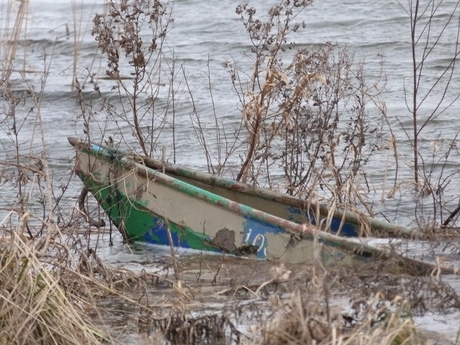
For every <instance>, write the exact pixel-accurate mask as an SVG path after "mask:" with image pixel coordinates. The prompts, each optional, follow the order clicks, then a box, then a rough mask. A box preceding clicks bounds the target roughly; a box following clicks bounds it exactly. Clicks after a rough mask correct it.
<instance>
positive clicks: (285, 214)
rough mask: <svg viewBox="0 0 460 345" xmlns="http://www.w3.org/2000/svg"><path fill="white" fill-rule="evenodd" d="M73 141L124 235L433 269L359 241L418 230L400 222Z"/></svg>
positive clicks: (295, 258)
mask: <svg viewBox="0 0 460 345" xmlns="http://www.w3.org/2000/svg"><path fill="white" fill-rule="evenodd" d="M69 142H70V144H72V145H73V146H74V147H75V149H76V153H77V158H76V163H75V172H76V174H77V175H78V176H79V177H80V179H81V180H82V181H83V183H84V185H85V187H86V188H87V189H88V190H89V191H90V192H91V193H92V195H93V196H94V197H95V198H96V200H97V201H98V203H99V204H100V205H101V206H102V208H103V209H104V210H105V212H106V213H107V215H108V217H109V218H110V220H111V221H112V223H113V224H114V225H115V226H117V228H118V229H119V230H120V231H121V232H122V234H124V236H125V238H126V239H127V240H130V241H141V242H147V243H152V244H161V245H172V246H179V247H184V248H192V249H198V250H205V251H214V252H223V253H229V254H234V255H243V256H256V257H257V258H260V259H269V260H278V261H282V262H291V263H299V262H311V261H313V260H316V259H320V260H322V261H323V262H326V261H327V263H328V264H340V265H341V264H346V265H354V264H355V263H358V262H363V261H366V260H368V259H369V258H376V257H378V258H380V259H385V260H383V261H387V262H389V261H391V262H392V263H391V264H392V265H394V266H395V267H403V268H404V270H406V269H407V268H408V267H410V269H411V270H414V272H415V271H421V272H424V273H427V272H428V271H429V270H432V269H433V268H435V267H434V266H433V265H431V264H428V263H425V262H422V261H419V260H415V259H410V258H406V257H404V256H401V255H398V254H396V253H394V252H389V251H387V250H383V249H380V248H377V247H372V246H369V245H367V244H365V243H362V242H361V241H359V238H360V237H361V236H365V235H366V234H367V235H369V234H371V235H372V236H386V237H410V236H414V235H416V234H415V233H413V232H411V231H409V230H408V229H405V228H403V227H397V226H394V225H392V224H389V223H386V222H382V221H379V220H377V219H373V218H369V217H363V216H360V215H356V214H353V213H351V212H344V211H340V210H335V211H331V210H329V209H328V208H327V207H326V206H324V205H319V204H316V203H313V202H309V201H306V200H301V199H299V198H296V197H292V196H288V195H284V194H281V193H277V192H273V191H270V190H266V189H261V188H254V187H251V186H248V185H246V184H243V183H239V182H236V181H233V180H229V179H225V178H222V177H218V176H215V175H211V174H207V173H202V172H198V171H194V170H191V169H188V168H185V167H181V166H177V165H168V164H164V163H163V162H161V161H159V160H154V159H151V158H148V157H143V156H139V155H136V154H128V153H124V152H122V151H119V150H116V149H113V148H109V147H104V146H100V145H96V144H92V143H87V142H84V141H80V140H79V139H77V138H69ZM348 237H353V239H351V238H348ZM357 239H358V240H357ZM447 271H450V269H449V268H447Z"/></svg>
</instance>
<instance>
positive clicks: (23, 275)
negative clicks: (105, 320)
mask: <svg viewBox="0 0 460 345" xmlns="http://www.w3.org/2000/svg"><path fill="white" fill-rule="evenodd" d="M0 243H1V247H2V249H1V254H0V263H1V266H0V343H1V344H25V345H27V344H99V343H102V342H104V341H105V340H107V338H106V335H105V334H104V332H102V331H101V330H100V329H98V328H97V327H96V326H94V325H93V324H92V323H91V321H90V320H88V318H87V317H86V316H85V312H84V310H83V309H82V307H83V305H84V303H82V300H80V298H79V297H78V296H77V295H73V294H68V293H67V292H66V291H65V290H64V289H63V288H62V286H61V285H60V284H61V277H60V276H59V274H58V273H56V272H53V271H52V270H50V267H49V266H48V265H46V264H45V263H44V262H42V261H41V260H39V258H38V257H37V253H38V252H37V250H36V249H35V246H34V243H32V242H30V241H27V240H25V239H24V238H23V237H21V236H19V235H17V234H16V233H14V232H11V236H10V237H9V238H2V240H1V242H0Z"/></svg>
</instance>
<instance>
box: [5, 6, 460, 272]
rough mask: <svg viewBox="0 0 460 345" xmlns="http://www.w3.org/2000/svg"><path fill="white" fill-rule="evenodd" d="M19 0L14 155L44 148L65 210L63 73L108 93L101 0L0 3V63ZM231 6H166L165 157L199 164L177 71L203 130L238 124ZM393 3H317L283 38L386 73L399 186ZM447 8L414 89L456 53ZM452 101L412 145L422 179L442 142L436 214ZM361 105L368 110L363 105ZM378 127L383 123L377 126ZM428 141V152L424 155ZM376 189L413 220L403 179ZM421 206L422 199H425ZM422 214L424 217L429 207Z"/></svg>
mask: <svg viewBox="0 0 460 345" xmlns="http://www.w3.org/2000/svg"><path fill="white" fill-rule="evenodd" d="M422 2H423V1H422ZM249 3H250V4H251V5H252V6H254V7H256V8H257V13H260V14H263V13H266V12H267V10H268V8H270V7H271V6H272V5H274V4H276V3H277V2H276V1H272V0H270V1H265V0H254V1H249ZM21 4H25V5H27V11H26V13H27V15H26V16H25V20H24V22H23V23H22V25H21V26H20V27H21V31H20V32H19V36H18V38H19V39H18V40H17V42H18V45H17V47H16V50H15V58H14V63H13V69H14V71H15V72H13V74H12V76H11V78H10V83H11V89H12V90H14V91H16V92H18V93H19V94H23V95H28V97H29V98H28V100H27V101H24V102H20V103H18V105H17V108H16V109H17V116H18V121H19V124H18V128H19V131H18V140H19V142H20V143H21V153H22V155H23V157H27V156H28V155H30V154H38V155H39V154H41V153H42V152H43V151H44V150H45V151H46V153H47V154H48V157H49V160H48V161H49V164H50V169H51V172H52V176H53V183H54V184H55V188H56V189H59V185H61V184H67V183H68V187H67V191H66V195H65V198H64V199H63V202H64V203H66V204H65V205H68V208H72V207H73V206H74V205H75V200H76V196H77V195H78V192H79V190H80V188H81V183H80V181H79V180H78V179H77V178H76V177H73V178H71V177H70V173H71V160H72V157H73V156H74V152H73V150H72V147H71V146H70V145H68V142H67V137H68V136H77V137H85V134H84V129H83V119H82V116H81V114H82V109H81V107H80V104H79V103H78V102H77V95H76V91H75V89H74V87H73V85H74V84H73V83H74V80H75V78H77V79H78V80H79V82H80V83H81V85H84V86H85V89H84V93H85V97H87V101H88V100H91V99H92V98H91V97H93V96H92V90H91V89H92V87H93V85H92V84H90V83H88V79H87V76H88V71H90V73H93V75H94V79H95V80H96V81H97V82H98V85H99V87H100V91H101V92H102V95H103V96H104V97H107V98H108V99H111V98H115V96H116V95H115V92H114V91H113V89H112V86H113V85H112V84H110V82H108V81H107V78H106V76H105V70H106V68H107V67H106V61H105V60H104V57H102V56H101V54H100V51H98V47H97V43H96V42H95V40H94V36H92V35H91V30H92V26H93V18H94V15H95V13H103V11H104V8H103V1H102V0H97V1H95V0H83V1H79V0H76V1H71V0H54V1H50V0H34V1H31V2H27V1H24V2H15V1H7V0H0V40H1V41H0V49H1V54H2V55H1V56H2V59H3V61H5V56H6V52H7V49H6V48H7V47H8V46H11V44H12V41H11V39H10V38H11V37H12V33H13V28H14V27H15V20H16V14H17V12H18V11H19V10H20V5H21ZM238 4H239V2H238V1H233V0H228V1H199V0H179V1H176V2H175V3H174V6H173V11H172V18H174V22H173V24H171V26H170V31H168V33H167V49H168V51H169V52H174V57H175V59H176V66H178V67H180V68H177V76H176V78H175V86H174V87H175V88H176V90H177V91H176V92H177V94H176V99H177V102H176V107H175V112H176V123H175V135H176V138H175V139H176V142H177V152H176V158H175V159H176V161H177V163H180V164H183V165H188V166H192V167H195V168H198V169H205V168H206V159H205V156H204V155H203V153H202V151H201V150H200V149H199V144H198V140H197V139H196V132H195V131H194V129H193V127H192V125H191V116H190V115H191V106H192V103H191V99H190V96H189V91H188V89H187V87H186V84H185V78H184V75H185V76H186V80H187V82H188V83H189V88H190V93H191V94H192V95H193V101H194V106H195V107H196V109H197V112H198V113H199V114H200V116H201V120H202V121H203V124H204V125H205V126H206V127H207V128H208V129H209V130H210V133H212V130H213V129H214V128H215V127H214V118H213V116H212V114H217V119H218V123H219V124H220V126H221V127H222V128H225V129H226V130H227V131H226V132H227V133H232V128H233V127H236V126H238V124H239V123H240V121H241V110H240V107H239V102H238V96H237V95H236V94H235V93H234V92H233V91H232V88H231V81H230V77H229V75H228V73H227V71H226V70H225V68H224V67H223V66H222V64H223V63H224V62H226V61H233V62H235V61H236V62H238V63H239V64H241V65H242V66H250V64H249V61H250V58H249V55H250V54H249V53H250V49H251V45H250V41H249V39H248V37H247V34H246V33H245V30H244V27H243V24H242V23H241V22H240V20H239V19H238V16H237V15H236V13H235V8H236V6H237V5H238ZM455 6H456V1H455V0H445V1H443V2H442V5H441V6H440V9H439V11H438V13H437V14H436V15H435V16H434V18H433V23H434V28H433V32H432V34H433V35H434V34H435V33H436V32H439V30H440V28H442V27H443V24H444V23H447V21H448V18H449V13H451V12H452V11H453V10H454V9H455V8H456V7H455ZM404 7H407V2H406V1H403V2H402V4H400V3H398V1H396V0H388V1H380V2H379V1H370V0H344V1H336V0H321V1H316V2H314V3H313V5H312V6H310V7H308V8H307V9H306V10H304V11H303V12H302V13H301V14H300V15H299V17H298V18H297V19H298V20H303V21H305V23H306V24H307V25H306V28H305V30H303V31H302V32H301V33H296V34H295V35H294V36H293V40H295V42H296V43H297V44H298V45H299V47H304V48H305V47H310V46H313V45H315V44H317V45H324V44H325V43H326V42H332V43H335V44H338V45H339V46H340V47H345V46H346V47H348V50H349V52H350V53H351V54H353V55H354V56H355V60H356V61H358V60H359V61H363V62H364V66H365V71H366V72H365V74H366V76H367V77H368V78H369V80H371V81H372V80H376V78H377V77H378V76H380V75H381V71H382V70H383V73H384V75H385V78H386V86H385V90H384V92H383V99H384V101H385V104H386V108H387V115H388V122H389V123H390V124H391V126H392V130H393V132H394V134H395V137H396V141H397V143H398V155H399V157H400V162H399V163H400V166H399V169H400V170H399V177H400V178H401V180H400V183H401V184H400V186H405V185H408V184H410V182H411V178H412V172H411V167H410V165H411V163H412V158H411V147H410V141H409V139H408V137H407V136H406V132H408V133H410V131H411V122H412V118H411V113H410V111H409V110H408V109H407V105H406V97H409V96H410V95H408V94H407V91H408V90H410V88H411V78H412V77H411V73H412V71H411V69H412V61H411V49H410V21H409V17H408V14H407V13H406V10H405V8H404ZM455 11H456V13H455V17H454V19H453V24H451V25H449V26H448V28H447V29H446V32H445V34H444V36H443V37H442V39H441V40H440V41H439V44H438V45H437V46H436V49H434V50H433V51H432V53H431V55H430V56H429V59H428V60H427V63H426V66H425V68H424V70H423V79H422V80H423V82H424V83H426V84H423V85H422V86H421V88H422V89H426V88H429V87H430V86H431V85H433V83H434V82H435V80H436V78H437V76H439V75H440V73H442V71H443V70H444V68H446V67H447V66H448V64H449V63H450V61H451V57H452V56H453V54H455V51H456V49H457V47H456V43H455V42H456V41H457V36H456V35H457V27H456V25H457V24H458V22H459V14H460V10H459V8H456V10H455ZM8 43H9V44H10V45H8ZM457 44H458V42H457ZM382 62H383V65H382ZM181 68H183V70H182V69H181ZM249 68H250V67H249ZM45 70H46V73H45V74H44V73H43V71H45ZM249 71H250V69H249ZM44 75H46V79H45V78H44ZM208 76H210V77H209V78H208ZM209 80H210V82H209ZM210 84H211V87H210ZM170 86H171V85H169V84H168V83H167V79H164V85H162V86H161V87H160V91H159V94H158V95H157V97H158V100H159V101H158V102H159V103H158V104H159V105H160V106H161V105H162V104H164V103H162V102H164V101H163V100H162V97H163V94H165V93H167V92H168V88H169V87H170ZM30 89H33V90H34V91H35V92H36V93H37V95H39V99H38V101H39V102H40V104H39V107H38V106H37V104H33V103H32V102H31V101H30V93H27V90H30ZM210 89H211V90H212V97H211V93H210ZM442 90H443V89H442V88H441V89H436V90H435V91H434V97H431V98H428V99H427V101H426V102H425V103H424V104H423V105H422V106H421V107H420V111H421V114H422V116H425V117H426V116H427V114H429V113H430V111H431V110H433V109H434V108H435V107H436V104H437V103H436V101H437V99H440V97H442ZM459 95H460V73H459V72H458V71H457V72H455V73H454V74H453V75H452V80H451V83H450V88H449V89H448V91H447V93H446V94H445V101H444V102H445V103H443V105H446V104H449V103H451V102H452V101H454V100H455V99H456V98H457V97H458V96H459ZM93 105H94V107H95V108H94V109H93V110H94V112H96V113H97V111H98V110H99V109H98V108H97V107H98V106H100V103H97V102H96V100H95V99H94V104H93ZM37 108H39V112H38V111H37ZM7 109H8V106H7V105H6V103H5V102H4V100H2V108H0V160H1V161H5V160H6V161H8V160H11V159H12V158H13V157H15V152H14V142H13V140H12V127H11V119H10V118H6V116H5V114H7ZM441 109H442V108H441ZM458 109H459V107H458V103H456V104H454V106H452V107H451V108H449V109H447V110H445V111H442V114H441V115H440V116H439V117H438V118H436V119H435V120H434V121H432V122H430V123H429V124H428V125H427V127H426V128H425V129H424V130H423V133H422V134H423V135H422V141H421V142H422V143H423V144H424V145H425V148H427V151H425V152H427V153H428V154H427V155H426V156H424V157H423V159H424V160H425V162H426V163H427V171H426V173H427V176H428V175H430V174H434V175H435V174H439V171H438V170H436V169H433V171H431V170H430V169H431V168H432V167H433V166H434V164H432V163H433V162H437V161H441V160H442V157H443V154H444V153H445V152H447V149H448V148H451V149H452V152H451V156H450V157H449V159H448V162H447V164H446V165H445V170H444V174H443V175H442V179H446V180H444V182H446V181H447V180H448V181H449V184H448V185H447V188H446V189H445V190H444V192H445V195H444V197H443V206H445V207H446V209H445V210H444V218H445V217H447V215H448V214H449V211H452V210H453V209H455V207H456V206H457V203H458V201H457V200H458V197H459V195H458V190H460V189H459V187H460V183H459V180H460V177H459V176H458V175H457V174H458V171H459V168H460V165H459V164H458V162H459V160H458V158H459V154H458V152H457V148H456V146H455V142H452V141H453V140H454V137H455V135H456V134H457V132H458V130H459V127H458V125H457V122H456V119H457V117H458ZM370 111H371V112H372V111H373V110H372V107H370ZM195 121H196V120H195ZM95 123H96V124H97V125H95V127H97V126H99V129H98V130H99V133H105V134H107V135H111V136H114V137H115V138H116V137H117V135H118V136H119V133H117V131H118V128H117V124H115V123H113V122H107V121H106V120H104V121H101V122H95ZM120 126H121V128H122V129H123V130H124V131H125V132H124V136H125V137H126V138H130V137H131V131H130V129H128V128H127V127H123V124H121V125H120ZM168 126H169V127H168ZM168 126H166V127H167V129H166V130H165V134H164V137H162V138H160V144H161V145H163V144H164V145H169V146H168V148H167V153H168V157H171V152H172V151H171V150H172V148H171V147H170V144H171V140H172V139H171V135H172V134H171V130H170V128H171V126H170V124H168ZM403 126H404V128H405V129H403ZM168 128H169V129H168ZM386 131H387V132H388V129H386ZM42 138H43V141H42ZM127 140H128V141H129V140H130V139H127ZM208 143H209V144H210V145H213V144H216V139H215V137H213V136H212V135H211V136H210V137H209V141H208ZM438 149H439V151H436V154H435V155H432V153H433V152H435V150H438ZM155 154H156V155H159V154H160V150H157V152H156V153H155ZM239 162H240V159H239V157H238V156H236V157H234V158H233V161H232V163H233V164H234V165H238V164H239ZM369 164H370V165H369V166H368V167H367V172H368V173H369V174H370V175H372V176H374V177H375V178H376V179H377V180H379V181H380V182H379V183H380V185H382V183H383V182H382V181H383V178H384V175H385V174H384V173H382V170H383V166H382V160H381V159H377V160H374V161H372V160H371V161H370V163H369ZM384 169H385V170H387V171H390V172H394V169H395V167H394V166H391V165H390V166H386V167H385V168H384ZM2 171H3V175H2V176H3V180H5V177H6V176H8V173H9V170H8V168H5V169H3V170H2ZM436 176H437V175H436ZM69 179H70V182H69ZM387 192H388V190H386V191H383V192H382V191H377V192H376V193H375V195H374V198H375V201H373V203H374V204H375V207H376V209H377V211H381V212H382V213H383V214H384V215H385V217H386V218H387V219H390V220H392V221H398V222H400V223H403V224H405V225H408V226H415V225H417V224H418V221H420V218H419V217H420V213H422V212H421V211H420V209H419V210H418V211H417V208H416V207H414V193H413V192H412V189H411V188H402V189H401V190H399V192H398V193H397V194H396V196H395V198H391V199H387V198H385V202H384V203H380V200H381V198H382V195H384V196H385V195H386V194H387ZM16 198H17V190H16V189H15V186H14V183H5V184H4V185H2V191H1V192H0V210H1V213H0V215H2V217H1V218H2V219H3V217H4V216H5V215H6V213H7V212H8V211H9V209H10V207H11V205H13V204H14V203H15V202H16ZM444 203H447V205H446V204H444ZM427 204H428V205H429V207H432V206H430V205H431V203H430V202H428V201H427ZM422 218H423V217H422ZM427 219H428V220H430V219H431V218H430V217H429V216H428V217H427ZM425 225H426V224H425ZM120 248H121V249H120ZM123 248H124V247H123V246H121V247H118V249H115V250H110V251H109V252H108V253H106V254H107V255H106V256H107V259H108V260H109V262H111V263H114V264H116V263H117V262H118V263H119V262H125V263H127V262H143V260H144V258H145V255H146V254H145V251H143V250H141V251H139V252H135V253H130V252H126V250H125V249H123ZM150 254H151V255H163V254H164V252H162V251H161V250H160V251H158V252H155V251H154V252H152V253H150ZM124 255H125V256H124Z"/></svg>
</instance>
